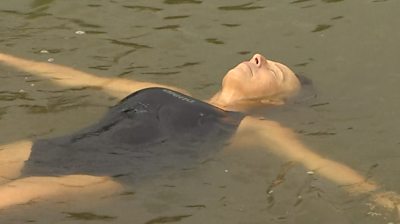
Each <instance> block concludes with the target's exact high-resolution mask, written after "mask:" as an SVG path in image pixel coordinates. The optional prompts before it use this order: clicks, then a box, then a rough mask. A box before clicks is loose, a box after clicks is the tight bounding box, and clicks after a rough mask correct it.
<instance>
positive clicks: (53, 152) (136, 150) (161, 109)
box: [22, 88, 244, 177]
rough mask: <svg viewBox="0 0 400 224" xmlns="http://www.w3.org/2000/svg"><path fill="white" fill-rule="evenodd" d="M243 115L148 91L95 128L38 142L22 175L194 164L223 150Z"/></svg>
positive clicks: (127, 171) (136, 171) (145, 170)
mask: <svg viewBox="0 0 400 224" xmlns="http://www.w3.org/2000/svg"><path fill="white" fill-rule="evenodd" d="M243 116H244V115H243V114H241V113H237V112H228V111H224V110H221V109H219V108H216V107H214V106H212V105H210V104H207V103H204V102H202V101H199V100H196V99H194V98H192V97H189V96H186V95H183V94H180V93H178V92H175V91H172V90H169V89H163V88H148V89H143V90H140V91H138V92H135V93H133V94H131V95H129V96H128V97H126V98H125V99H123V100H122V101H121V102H120V103H118V104H117V105H116V106H114V107H112V108H111V109H110V111H109V112H108V113H107V114H106V116H105V117H104V118H103V119H102V120H100V122H98V123H97V124H95V125H93V126H91V127H89V128H86V129H84V130H82V131H80V132H78V133H75V134H73V135H71V136H66V137H60V138H55V139H49V140H39V141H37V142H35V144H34V145H33V147H32V153H31V155H30V158H29V160H27V161H26V162H25V166H24V169H23V172H22V173H23V175H24V176H61V175H70V174H88V175H101V176H103V175H107V176H113V177H119V176H124V175H129V176H138V175H141V176H143V175H146V174H149V173H152V172H158V171H160V170H164V169H166V168H171V167H175V168H185V167H188V166H189V167H190V166H193V163H194V162H195V161H201V160H204V159H205V158H207V156H208V155H210V153H213V152H214V153H215V152H217V151H218V149H221V148H222V147H223V145H224V144H226V143H227V141H228V140H229V138H230V137H231V136H232V134H234V132H235V130H236V128H237V127H238V125H239V123H240V121H241V120H242V118H243Z"/></svg>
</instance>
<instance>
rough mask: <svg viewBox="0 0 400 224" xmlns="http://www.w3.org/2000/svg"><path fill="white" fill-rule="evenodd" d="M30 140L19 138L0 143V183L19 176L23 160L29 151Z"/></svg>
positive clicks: (30, 146) (26, 157)
mask: <svg viewBox="0 0 400 224" xmlns="http://www.w3.org/2000/svg"><path fill="white" fill-rule="evenodd" d="M31 148H32V142H31V141H29V140H21V141H18V142H14V143H10V144H7V145H0V184H4V183H6V182H9V181H11V180H14V179H16V178H18V177H19V176H20V173H21V169H22V167H23V166H24V162H25V161H26V160H27V159H28V158H29V155H30V153H31Z"/></svg>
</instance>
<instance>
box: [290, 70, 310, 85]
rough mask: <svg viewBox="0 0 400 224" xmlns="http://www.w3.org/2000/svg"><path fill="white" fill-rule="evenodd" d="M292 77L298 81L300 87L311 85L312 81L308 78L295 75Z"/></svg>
mask: <svg viewBox="0 0 400 224" xmlns="http://www.w3.org/2000/svg"><path fill="white" fill-rule="evenodd" d="M294 75H295V76H296V77H297V78H298V79H299V81H300V84H301V86H308V85H312V80H311V79H310V78H307V77H306V76H304V75H300V74H297V73H295V74H294Z"/></svg>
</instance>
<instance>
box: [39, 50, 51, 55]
mask: <svg viewBox="0 0 400 224" xmlns="http://www.w3.org/2000/svg"><path fill="white" fill-rule="evenodd" d="M39 53H41V54H48V53H49V51H48V50H45V49H43V50H40V52H39Z"/></svg>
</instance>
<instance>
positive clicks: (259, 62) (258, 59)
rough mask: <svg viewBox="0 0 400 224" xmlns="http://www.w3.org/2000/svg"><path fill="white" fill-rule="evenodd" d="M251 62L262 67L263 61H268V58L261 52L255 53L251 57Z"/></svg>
mask: <svg viewBox="0 0 400 224" xmlns="http://www.w3.org/2000/svg"><path fill="white" fill-rule="evenodd" d="M250 62H251V63H253V64H255V65H256V66H257V67H261V66H262V65H263V63H266V62H267V59H265V57H264V56H262V55H261V54H255V55H254V56H253V57H252V58H251V59H250Z"/></svg>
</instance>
